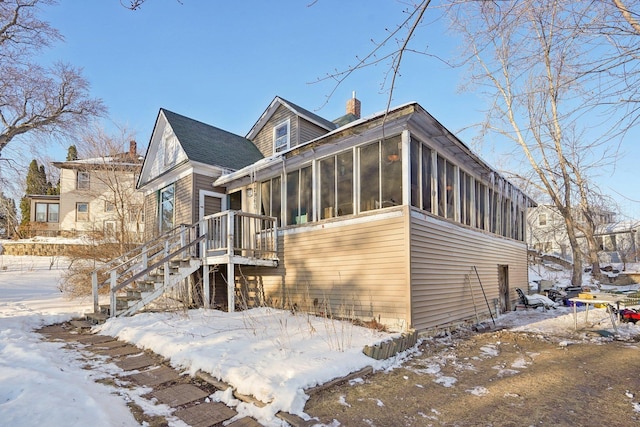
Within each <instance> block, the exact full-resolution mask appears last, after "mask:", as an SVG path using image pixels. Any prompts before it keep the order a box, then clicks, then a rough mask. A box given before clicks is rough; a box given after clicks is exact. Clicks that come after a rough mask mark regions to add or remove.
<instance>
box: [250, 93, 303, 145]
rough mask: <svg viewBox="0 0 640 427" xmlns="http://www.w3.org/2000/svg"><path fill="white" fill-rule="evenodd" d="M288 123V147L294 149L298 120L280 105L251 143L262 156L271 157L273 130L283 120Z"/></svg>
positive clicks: (296, 139) (296, 140)
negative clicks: (288, 120)
mask: <svg viewBox="0 0 640 427" xmlns="http://www.w3.org/2000/svg"><path fill="white" fill-rule="evenodd" d="M287 119H290V122H289V133H290V134H289V146H290V147H294V146H295V145H297V142H298V120H297V117H296V116H295V115H294V114H293V113H292V112H291V110H289V109H288V108H286V107H283V106H282V105H281V106H280V107H278V109H277V110H276V111H275V113H273V115H272V116H271V118H270V119H269V121H267V123H266V124H265V125H264V127H263V128H262V130H261V131H260V133H258V135H256V137H255V138H254V140H253V141H252V142H253V143H254V144H255V145H256V147H258V150H260V152H261V153H262V155H263V156H265V157H269V156H272V155H273V128H274V127H275V126H277V125H279V124H280V123H282V122H284V121H285V120H287Z"/></svg>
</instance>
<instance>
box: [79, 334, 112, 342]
mask: <svg viewBox="0 0 640 427" xmlns="http://www.w3.org/2000/svg"><path fill="white" fill-rule="evenodd" d="M113 340H114V338H113V337H110V336H109V335H78V342H80V343H82V344H98V343H103V342H109V341H113Z"/></svg>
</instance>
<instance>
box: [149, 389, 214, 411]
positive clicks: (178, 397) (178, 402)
mask: <svg viewBox="0 0 640 427" xmlns="http://www.w3.org/2000/svg"><path fill="white" fill-rule="evenodd" d="M150 395H151V396H153V397H155V398H156V399H158V401H159V402H160V403H166V404H167V405H169V406H171V407H172V408H176V407H178V406H182V405H185V404H187V403H191V402H195V401H196V400H199V399H204V398H205V397H207V396H209V393H207V392H206V391H204V390H202V389H200V388H198V387H196V386H194V385H193V384H178V385H174V386H172V387H167V388H163V389H161V390H157V391H153V392H151V393H150Z"/></svg>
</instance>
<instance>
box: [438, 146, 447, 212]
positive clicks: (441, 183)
mask: <svg viewBox="0 0 640 427" xmlns="http://www.w3.org/2000/svg"><path fill="white" fill-rule="evenodd" d="M444 162H445V161H444V158H442V157H440V156H438V160H437V168H438V188H437V200H438V215H439V216H445V212H446V210H445V197H446V191H445V165H444Z"/></svg>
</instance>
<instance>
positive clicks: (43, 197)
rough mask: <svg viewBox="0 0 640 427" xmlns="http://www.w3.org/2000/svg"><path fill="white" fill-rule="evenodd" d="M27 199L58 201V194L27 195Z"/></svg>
mask: <svg viewBox="0 0 640 427" xmlns="http://www.w3.org/2000/svg"><path fill="white" fill-rule="evenodd" d="M27 197H28V198H30V199H34V200H60V195H59V194H27Z"/></svg>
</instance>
